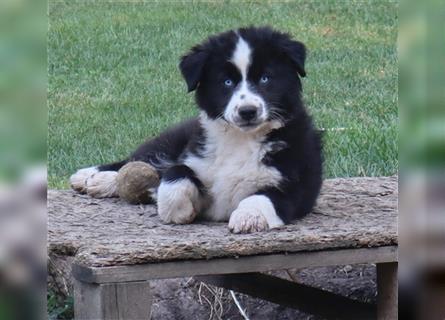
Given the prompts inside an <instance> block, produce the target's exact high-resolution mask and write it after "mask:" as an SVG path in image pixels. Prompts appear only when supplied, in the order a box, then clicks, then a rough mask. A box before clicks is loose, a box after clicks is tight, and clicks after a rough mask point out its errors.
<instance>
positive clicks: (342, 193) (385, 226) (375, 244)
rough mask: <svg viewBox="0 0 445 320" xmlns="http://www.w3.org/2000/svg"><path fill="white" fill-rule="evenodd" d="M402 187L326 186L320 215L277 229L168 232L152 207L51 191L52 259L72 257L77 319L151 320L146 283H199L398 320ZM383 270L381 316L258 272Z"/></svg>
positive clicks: (218, 227) (341, 182)
mask: <svg viewBox="0 0 445 320" xmlns="http://www.w3.org/2000/svg"><path fill="white" fill-rule="evenodd" d="M397 199H398V191H397V177H396V176H394V177H384V178H348V179H331V180H326V181H325V182H324V185H323V190H322V194H321V196H320V198H319V200H318V205H317V207H316V208H315V209H314V212H313V213H312V214H310V215H308V216H307V217H305V218H304V219H302V220H300V221H297V222H296V223H295V224H292V225H288V226H285V227H282V228H280V229H276V230H272V231H268V232H262V233H253V234H245V235H237V234H232V233H230V232H229V231H228V229H227V225H226V224H225V223H208V222H196V223H194V224H191V225H180V226H175V225H167V224H163V223H162V222H161V221H160V220H159V218H158V216H157V214H156V208H155V207H153V206H134V205H128V204H125V203H124V202H122V201H120V200H119V199H104V200H100V199H93V198H90V197H88V196H84V195H78V194H75V193H74V192H72V191H54V190H53V191H49V193H48V214H49V220H48V221H49V224H48V229H49V230H48V231H49V238H48V246H49V249H48V250H49V255H50V256H51V255H70V256H73V264H72V275H73V277H74V300H75V317H76V318H77V319H148V318H149V315H150V299H151V298H150V290H149V281H150V280H152V279H161V278H175V277H188V276H196V277H200V278H199V279H200V280H203V281H206V282H209V283H211V284H215V285H218V286H222V287H225V288H230V289H233V290H235V291H238V292H242V293H247V294H250V295H252V296H256V297H259V298H262V299H266V300H270V301H272V302H276V303H280V304H283V305H286V306H290V307H295V308H298V309H300V310H302V311H305V312H309V313H313V314H317V315H321V316H324V317H326V318H345V319H368V318H369V319H373V318H376V317H377V318H378V319H396V318H397ZM356 263H375V264H377V287H378V299H377V308H376V307H375V306H372V305H368V304H366V303H362V302H358V301H354V300H350V299H347V298H344V297H341V296H337V295H334V294H333V293H329V292H327V291H323V290H320V289H315V288H312V287H308V286H305V285H302V284H298V283H295V282H290V281H286V280H282V279H279V278H275V277H272V276H269V275H266V274H263V273H260V272H264V271H271V270H281V269H290V268H305V267H315V266H329V265H345V264H356Z"/></svg>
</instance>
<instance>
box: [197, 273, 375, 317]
mask: <svg viewBox="0 0 445 320" xmlns="http://www.w3.org/2000/svg"><path fill="white" fill-rule="evenodd" d="M195 278H196V279H198V280H201V281H203V282H206V283H209V284H212V285H215V286H218V287H223V288H226V289H229V290H234V291H237V292H240V293H244V294H248V295H250V296H253V297H256V298H260V299H263V300H268V301H271V302H273V303H277V304H280V305H284V306H286V307H290V308H294V309H298V310H300V311H303V312H305V313H309V314H312V315H316V316H320V317H323V318H327V319H351V320H356V319H361V320H364V319H375V317H376V308H375V306H374V305H371V304H368V303H364V302H360V301H356V300H352V299H349V298H346V297H343V296H340V295H337V294H334V293H331V292H328V291H324V290H321V289H317V288H313V287H310V286H307V285H303V284H297V283H294V282H291V281H287V280H284V279H280V278H277V277H273V276H269V275H265V274H261V273H240V274H227V275H216V276H215V275H213V276H199V277H195Z"/></svg>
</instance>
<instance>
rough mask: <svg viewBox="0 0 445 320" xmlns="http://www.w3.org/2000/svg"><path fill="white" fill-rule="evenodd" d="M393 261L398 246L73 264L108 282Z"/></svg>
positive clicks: (80, 274) (79, 272) (80, 272)
mask: <svg viewBox="0 0 445 320" xmlns="http://www.w3.org/2000/svg"><path fill="white" fill-rule="evenodd" d="M393 261H397V247H396V246H389V247H379V248H368V249H363V248H362V249H341V250H331V251H320V252H299V253H293V254H287V255H286V254H275V255H260V256H249V257H240V258H218V259H212V260H189V261H172V262H164V263H151V264H145V265H131V266H115V267H85V266H82V265H73V275H74V277H75V278H77V279H79V280H82V281H84V282H91V283H107V282H120V281H141V280H150V279H162V278H176V277H189V276H196V275H212V274H228V273H245V272H263V271H270V270H280V269H289V268H307V267H320V266H330V265H342V264H358V263H380V262H393Z"/></svg>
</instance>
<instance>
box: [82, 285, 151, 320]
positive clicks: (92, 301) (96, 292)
mask: <svg viewBox="0 0 445 320" xmlns="http://www.w3.org/2000/svg"><path fill="white" fill-rule="evenodd" d="M151 302H152V301H151V295H150V284H149V282H148V281H140V282H121V283H107V284H94V283H85V282H80V281H77V280H75V281H74V318H75V319H79V320H87V319H94V320H98V319H106V320H108V319H125V320H127V319H135V320H136V319H137V320H142V319H149V318H150V307H151Z"/></svg>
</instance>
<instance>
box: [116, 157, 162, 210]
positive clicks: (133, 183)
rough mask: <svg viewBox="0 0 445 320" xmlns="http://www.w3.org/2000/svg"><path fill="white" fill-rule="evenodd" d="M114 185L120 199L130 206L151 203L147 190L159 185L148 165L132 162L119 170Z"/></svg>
mask: <svg viewBox="0 0 445 320" xmlns="http://www.w3.org/2000/svg"><path fill="white" fill-rule="evenodd" d="M116 184H117V193H118V194H119V197H120V198H121V199H123V200H125V201H127V202H129V203H131V204H140V203H144V204H146V203H151V202H152V197H151V192H150V191H149V189H150V188H155V187H157V186H158V185H159V175H158V173H157V172H156V169H155V168H154V167H152V166H151V165H149V164H148V163H145V162H142V161H133V162H129V163H127V164H126V165H124V166H123V167H122V168H121V169H120V170H119V172H118V173H117V178H116Z"/></svg>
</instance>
